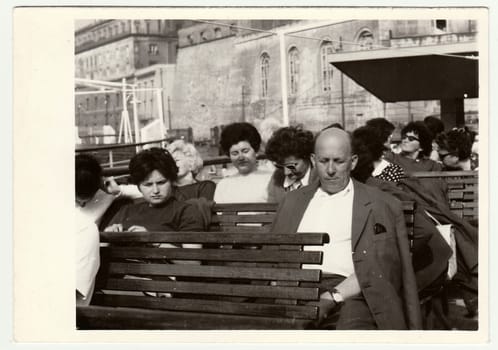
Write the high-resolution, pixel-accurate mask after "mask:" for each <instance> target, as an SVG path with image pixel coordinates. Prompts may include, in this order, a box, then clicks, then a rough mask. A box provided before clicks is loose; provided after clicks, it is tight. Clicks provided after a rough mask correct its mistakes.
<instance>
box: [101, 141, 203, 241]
mask: <svg viewBox="0 0 498 350" xmlns="http://www.w3.org/2000/svg"><path fill="white" fill-rule="evenodd" d="M129 170H130V176H131V180H132V182H133V183H134V184H136V185H137V187H138V189H139V191H140V192H141V193H142V195H143V199H140V200H139V201H138V202H136V203H132V204H128V205H126V206H124V207H122V208H121V209H120V210H119V212H118V213H117V214H116V215H115V216H114V217H113V218H112V219H111V222H110V224H109V226H108V227H107V228H106V229H105V231H113V232H120V231H202V230H203V219H202V217H201V214H200V212H199V211H198V209H197V208H196V207H195V206H194V205H191V204H188V203H185V202H183V201H179V200H178V199H177V198H176V197H175V196H173V195H172V184H173V182H174V181H176V179H177V172H178V167H177V166H176V163H175V161H174V159H173V157H172V156H171V155H170V154H169V152H167V151H164V150H162V149H160V148H151V149H148V150H145V151H142V152H140V153H138V154H137V155H136V156H135V157H133V158H132V159H131V161H130V165H129Z"/></svg>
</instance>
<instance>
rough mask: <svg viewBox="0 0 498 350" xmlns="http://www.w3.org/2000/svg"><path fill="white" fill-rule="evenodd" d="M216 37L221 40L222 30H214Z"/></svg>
mask: <svg viewBox="0 0 498 350" xmlns="http://www.w3.org/2000/svg"><path fill="white" fill-rule="evenodd" d="M214 37H215V38H221V29H220V28H214Z"/></svg>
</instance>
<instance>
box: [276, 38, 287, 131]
mask: <svg viewBox="0 0 498 350" xmlns="http://www.w3.org/2000/svg"><path fill="white" fill-rule="evenodd" d="M278 36H279V39H280V86H281V87H282V113H283V120H282V122H283V125H284V126H288V125H289V106H288V105H287V62H286V60H287V55H286V54H285V36H284V33H278Z"/></svg>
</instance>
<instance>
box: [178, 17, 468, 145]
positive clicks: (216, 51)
mask: <svg viewBox="0 0 498 350" xmlns="http://www.w3.org/2000/svg"><path fill="white" fill-rule="evenodd" d="M241 22H242V21H241ZM236 25H237V26H239V28H238V29H235V28H234V27H233V23H231V22H229V21H225V22H218V23H214V24H208V23H201V24H196V25H193V26H189V27H187V28H183V29H181V30H180V31H179V51H178V58H177V66H176V75H175V83H174V91H173V96H172V125H173V126H174V127H175V128H186V127H189V126H191V127H192V128H193V129H194V137H195V138H196V139H209V138H210V137H211V135H212V134H211V133H210V129H211V128H213V127H215V126H220V125H225V124H228V123H231V122H234V121H249V122H252V123H254V124H255V125H259V124H260V123H261V122H262V121H263V120H266V119H268V118H272V119H276V120H280V121H282V115H283V113H282V111H283V104H282V103H283V101H282V94H283V93H282V83H281V64H282V62H283V61H282V59H284V60H285V62H284V64H285V66H286V69H285V74H286V84H287V100H286V103H287V106H288V118H289V123H290V124H304V125H305V127H306V128H308V129H310V130H313V131H317V130H320V129H321V128H323V127H324V126H326V125H329V124H331V123H335V122H339V123H342V124H345V126H346V129H348V130H352V129H354V128H356V127H358V126H360V125H363V124H364V122H365V121H366V120H367V119H370V118H374V117H385V118H387V119H388V120H390V121H392V122H393V123H394V124H396V125H399V126H401V125H402V124H405V123H406V122H408V121H411V120H419V119H423V118H424V117H425V116H427V115H438V113H439V110H440V106H439V101H412V102H408V101H407V102H400V103H383V102H382V101H380V100H379V99H378V98H376V97H375V96H374V95H372V94H370V93H369V92H368V91H366V90H365V89H363V88H362V87H361V86H359V85H358V84H356V83H355V82H354V81H353V80H351V79H349V78H348V77H347V76H345V75H343V74H342V73H341V72H340V71H339V70H337V69H336V68H334V67H333V66H331V65H330V64H328V60H327V57H328V56H329V55H333V54H334V53H335V52H344V51H357V50H374V49H377V48H379V47H386V46H387V47H392V46H393V45H398V46H403V45H405V46H410V45H412V46H414V45H417V43H419V42H420V41H421V40H426V41H427V40H440V41H441V40H443V42H442V43H441V44H444V43H445V42H451V41H457V40H460V38H461V37H466V36H467V37H470V38H471V39H470V40H475V34H476V32H477V28H476V24H475V21H467V20H461V21H449V20H448V21H446V20H416V21H411V20H407V21H401V20H399V21H379V20H348V21H341V22H329V23H321V22H314V23H313V22H311V21H283V22H280V23H273V25H274V27H272V26H271V25H269V26H268V28H265V29H266V30H261V26H260V27H258V26H257V24H256V23H251V21H246V22H245V23H236ZM248 27H251V28H256V29H258V30H255V31H250V30H246V29H244V28H248ZM216 33H217V34H216ZM275 33H276V34H275ZM278 33H283V35H284V42H283V46H284V52H285V57H281V55H280V52H281V47H280V45H281V42H280V38H279V35H278ZM435 38H436V39H435ZM407 83H409V82H407ZM466 108H467V109H468V110H469V113H471V112H472V113H474V114H475V110H476V101H475V100H473V101H468V103H466ZM472 113H471V114H472Z"/></svg>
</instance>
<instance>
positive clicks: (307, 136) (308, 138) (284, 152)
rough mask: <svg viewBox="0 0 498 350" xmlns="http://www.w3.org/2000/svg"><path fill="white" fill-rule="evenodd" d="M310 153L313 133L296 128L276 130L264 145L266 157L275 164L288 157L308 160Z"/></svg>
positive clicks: (289, 127)
mask: <svg viewBox="0 0 498 350" xmlns="http://www.w3.org/2000/svg"><path fill="white" fill-rule="evenodd" d="M312 152H313V133H312V132H311V131H308V130H303V129H302V128H301V127H296V126H288V127H284V128H280V129H278V130H277V131H275V132H274V133H273V135H272V136H271V137H270V139H269V140H268V143H267V144H266V157H267V158H268V159H269V160H271V161H274V162H277V163H282V162H283V161H284V159H285V158H287V157H289V156H294V157H296V158H300V159H304V160H309V159H310V156H311V153H312Z"/></svg>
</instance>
